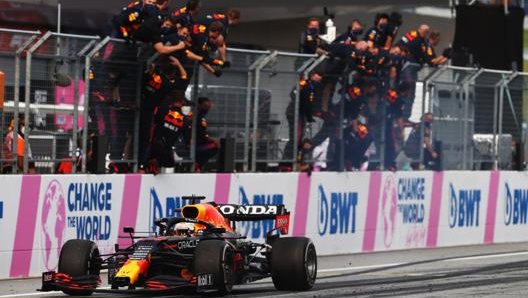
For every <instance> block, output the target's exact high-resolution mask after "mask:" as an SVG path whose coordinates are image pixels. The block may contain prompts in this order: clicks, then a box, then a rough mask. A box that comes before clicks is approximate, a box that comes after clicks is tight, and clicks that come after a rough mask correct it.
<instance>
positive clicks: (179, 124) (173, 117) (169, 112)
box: [154, 104, 185, 146]
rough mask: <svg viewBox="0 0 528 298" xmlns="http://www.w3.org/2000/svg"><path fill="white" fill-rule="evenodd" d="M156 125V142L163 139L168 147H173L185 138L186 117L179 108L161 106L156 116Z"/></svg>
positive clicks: (171, 105) (170, 105) (172, 105)
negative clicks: (180, 139)
mask: <svg viewBox="0 0 528 298" xmlns="http://www.w3.org/2000/svg"><path fill="white" fill-rule="evenodd" d="M154 124H155V128H154V140H156V139H161V138H163V139H165V143H166V145H168V146H172V145H173V144H174V143H175V142H176V140H178V138H180V137H182V136H183V133H184V129H185V115H183V113H182V110H181V108H180V107H179V106H176V105H174V104H169V105H160V106H159V108H158V109H157V111H156V113H155V114H154Z"/></svg>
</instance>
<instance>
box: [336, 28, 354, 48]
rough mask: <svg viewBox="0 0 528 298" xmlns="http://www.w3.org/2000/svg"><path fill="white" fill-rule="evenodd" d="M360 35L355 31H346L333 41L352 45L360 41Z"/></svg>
mask: <svg viewBox="0 0 528 298" xmlns="http://www.w3.org/2000/svg"><path fill="white" fill-rule="evenodd" d="M359 39H360V38H359V35H358V34H355V33H353V32H350V31H349V32H345V33H343V34H341V35H339V36H338V37H337V38H336V39H335V40H334V41H333V43H342V44H346V45H351V44H353V43H355V42H357V41H359Z"/></svg>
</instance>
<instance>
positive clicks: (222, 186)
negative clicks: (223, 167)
mask: <svg viewBox="0 0 528 298" xmlns="http://www.w3.org/2000/svg"><path fill="white" fill-rule="evenodd" d="M230 190H231V174H216V183H215V192H214V201H215V202H216V203H217V204H227V203H229V192H230Z"/></svg>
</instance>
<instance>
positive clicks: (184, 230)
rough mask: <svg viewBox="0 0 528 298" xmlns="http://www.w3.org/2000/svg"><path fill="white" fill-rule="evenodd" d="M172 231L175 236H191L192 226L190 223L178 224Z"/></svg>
mask: <svg viewBox="0 0 528 298" xmlns="http://www.w3.org/2000/svg"><path fill="white" fill-rule="evenodd" d="M174 229H175V230H176V235H177V236H191V235H193V234H194V224H193V223H190V222H179V223H177V224H176V226H175V228H174Z"/></svg>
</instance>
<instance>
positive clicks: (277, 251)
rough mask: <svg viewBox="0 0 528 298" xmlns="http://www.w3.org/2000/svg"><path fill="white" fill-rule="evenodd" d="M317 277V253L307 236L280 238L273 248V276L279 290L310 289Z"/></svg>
mask: <svg viewBox="0 0 528 298" xmlns="http://www.w3.org/2000/svg"><path fill="white" fill-rule="evenodd" d="M316 277H317V254H316V252H315V246H314V244H313V243H312V241H311V240H310V239H308V238H305V237H289V238H279V239H277V240H276V241H275V242H273V245H272V248H271V278H272V280H273V284H274V285H275V288H277V290H289V291H304V290H309V289H311V288H312V287H313V285H314V283H315V278H316Z"/></svg>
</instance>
